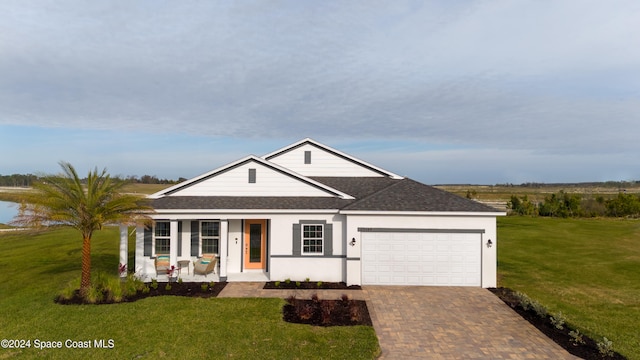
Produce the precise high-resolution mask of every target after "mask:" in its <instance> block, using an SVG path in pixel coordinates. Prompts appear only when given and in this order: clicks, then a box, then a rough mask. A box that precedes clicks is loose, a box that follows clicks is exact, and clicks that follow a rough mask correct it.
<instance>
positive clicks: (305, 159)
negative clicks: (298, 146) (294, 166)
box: [304, 151, 311, 164]
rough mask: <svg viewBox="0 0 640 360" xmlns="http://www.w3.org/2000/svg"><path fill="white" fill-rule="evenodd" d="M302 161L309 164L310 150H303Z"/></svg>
mask: <svg viewBox="0 0 640 360" xmlns="http://www.w3.org/2000/svg"><path fill="white" fill-rule="evenodd" d="M304 163H305V164H311V151H305V152H304Z"/></svg>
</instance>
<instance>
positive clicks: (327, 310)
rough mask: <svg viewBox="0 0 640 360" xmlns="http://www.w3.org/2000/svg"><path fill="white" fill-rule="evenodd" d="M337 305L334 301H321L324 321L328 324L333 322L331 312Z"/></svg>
mask: <svg viewBox="0 0 640 360" xmlns="http://www.w3.org/2000/svg"><path fill="white" fill-rule="evenodd" d="M334 307H335V303H334V302H333V301H323V302H321V303H320V311H321V314H322V323H323V324H328V323H329V322H331V313H332V312H333V308H334Z"/></svg>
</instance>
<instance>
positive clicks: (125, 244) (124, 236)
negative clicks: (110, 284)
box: [118, 224, 129, 277]
mask: <svg viewBox="0 0 640 360" xmlns="http://www.w3.org/2000/svg"><path fill="white" fill-rule="evenodd" d="M128 259H129V227H128V226H127V225H123V224H120V264H119V265H118V271H119V272H120V277H126V276H127V267H128V264H127V261H128Z"/></svg>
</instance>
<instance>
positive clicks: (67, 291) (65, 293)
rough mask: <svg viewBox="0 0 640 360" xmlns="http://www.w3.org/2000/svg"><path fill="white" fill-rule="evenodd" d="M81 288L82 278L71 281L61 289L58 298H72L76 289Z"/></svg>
mask: <svg viewBox="0 0 640 360" xmlns="http://www.w3.org/2000/svg"><path fill="white" fill-rule="evenodd" d="M79 288H80V278H77V279H74V280H71V281H69V283H68V284H67V286H66V287H65V288H64V289H62V291H60V293H59V294H58V299H60V300H70V299H71V298H73V296H74V295H75V293H76V290H77V289H79Z"/></svg>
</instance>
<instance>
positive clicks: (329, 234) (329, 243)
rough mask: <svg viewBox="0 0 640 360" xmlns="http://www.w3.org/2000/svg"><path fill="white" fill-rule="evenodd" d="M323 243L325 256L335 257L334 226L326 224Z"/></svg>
mask: <svg viewBox="0 0 640 360" xmlns="http://www.w3.org/2000/svg"><path fill="white" fill-rule="evenodd" d="M322 241H323V244H322V245H323V247H324V256H331V255H333V224H326V225H325V226H324V239H323V240H322Z"/></svg>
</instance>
